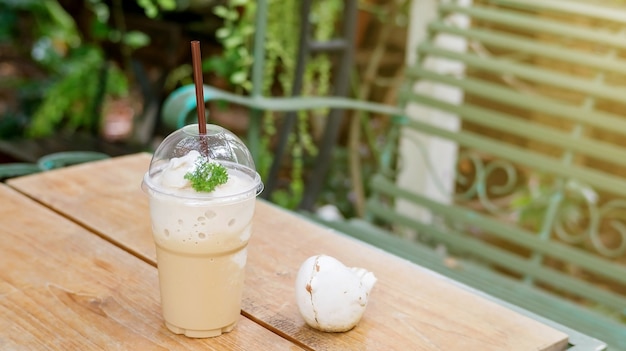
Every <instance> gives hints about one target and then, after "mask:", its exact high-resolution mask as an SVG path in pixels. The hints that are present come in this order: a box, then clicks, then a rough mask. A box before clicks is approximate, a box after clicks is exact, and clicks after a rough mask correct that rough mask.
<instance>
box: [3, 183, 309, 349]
mask: <svg viewBox="0 0 626 351" xmlns="http://www.w3.org/2000/svg"><path fill="white" fill-rule="evenodd" d="M0 219H1V223H2V225H1V226H0V238H2V242H1V244H0V350H190V349H201V350H274V349H282V350H301V348H299V347H297V346H296V345H294V344H293V343H291V342H289V341H287V340H285V339H283V338H281V337H279V336H277V335H276V334H273V333H272V332H271V331H269V330H267V329H265V328H263V327H261V326H260V325H258V324H256V323H254V322H252V321H250V320H249V319H247V318H245V317H241V318H240V320H239V323H238V325H237V328H236V329H235V330H234V331H233V332H231V333H228V334H225V335H224V336H222V337H219V338H214V339H189V338H186V337H182V336H177V335H174V334H172V333H170V332H169V331H168V330H167V329H166V328H165V326H164V325H163V322H162V318H161V307H160V304H159V292H158V281H157V270H156V269H155V267H153V266H151V265H149V264H147V263H146V262H143V261H142V260H140V259H138V258H137V257H135V256H133V255H131V254H129V253H128V252H125V251H123V250H120V249H119V248H118V247H115V246H114V245H111V244H110V243H108V242H107V241H105V240H103V239H102V238H100V237H98V236H97V235H95V234H93V233H90V232H89V231H87V230H85V229H84V228H83V227H81V226H79V225H77V224H76V223H73V222H71V221H69V220H67V219H66V218H64V217H62V216H60V215H58V214H56V213H54V212H53V211H50V210H49V209H47V208H45V207H43V206H41V205H39V204H37V203H36V202H35V201H32V200H31V199H29V198H27V197H25V196H23V195H22V194H19V193H18V192H16V191H15V190H13V189H10V188H8V187H7V186H5V185H3V184H0Z"/></svg>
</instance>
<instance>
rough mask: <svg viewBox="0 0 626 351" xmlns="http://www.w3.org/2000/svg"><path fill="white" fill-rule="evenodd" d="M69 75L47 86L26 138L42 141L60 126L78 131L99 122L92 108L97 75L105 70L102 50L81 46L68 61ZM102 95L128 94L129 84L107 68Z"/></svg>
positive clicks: (95, 93)
mask: <svg viewBox="0 0 626 351" xmlns="http://www.w3.org/2000/svg"><path fill="white" fill-rule="evenodd" d="M66 64H67V67H68V71H67V72H66V73H64V74H62V75H60V76H59V77H58V79H57V80H55V82H54V83H53V84H51V85H50V86H49V88H48V89H47V92H46V97H45V99H44V100H43V101H42V103H41V105H40V106H39V108H38V109H37V110H36V111H35V113H34V115H33V117H32V120H31V123H30V125H29V127H28V129H27V135H28V136H29V137H41V136H46V135H50V134H52V133H54V131H55V130H56V129H58V127H59V126H61V125H63V126H64V127H65V129H67V130H76V129H78V128H80V127H85V128H92V127H94V126H93V125H92V124H93V123H95V122H96V121H98V120H99V118H98V116H94V113H97V112H98V111H96V106H95V104H96V103H98V101H97V99H95V97H96V95H97V91H98V87H99V85H100V84H103V82H101V81H100V79H99V76H98V72H100V70H102V69H105V68H104V65H105V58H104V55H103V54H102V52H101V50H100V49H99V48H97V47H93V46H83V47H82V48H81V49H80V50H77V51H76V52H74V53H73V55H72V56H70V57H69V58H68V61H67V63H66ZM108 70H109V72H108V74H107V76H108V78H107V80H106V87H105V89H104V92H105V94H108V95H117V96H123V95H126V94H127V93H128V81H127V79H126V77H125V76H124V74H123V73H122V72H121V71H120V70H119V69H118V68H117V67H115V66H110V67H109V68H108Z"/></svg>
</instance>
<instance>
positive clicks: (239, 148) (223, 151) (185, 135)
mask: <svg viewBox="0 0 626 351" xmlns="http://www.w3.org/2000/svg"><path fill="white" fill-rule="evenodd" d="M192 150H195V151H197V152H199V153H200V155H202V156H205V157H207V156H208V158H209V159H210V160H212V161H216V162H218V163H220V164H222V165H224V166H225V167H226V168H230V169H234V170H237V171H239V172H242V173H245V174H247V175H248V176H250V177H251V179H252V180H253V183H254V187H253V188H252V189H256V194H257V195H258V194H259V193H261V191H262V190H263V183H262V182H261V179H260V176H259V174H258V173H257V172H256V168H255V165H254V160H253V159H252V155H251V154H250V150H248V148H247V147H246V145H245V144H244V143H243V142H242V141H241V139H239V138H238V137H237V136H236V135H235V134H233V133H232V132H231V131H229V130H227V129H225V128H222V127H220V126H217V125H214V124H207V125H206V134H200V132H199V130H198V125H197V124H190V125H187V126H185V127H183V128H181V129H178V130H176V131H174V132H173V133H171V134H170V135H168V136H167V137H166V138H165V139H164V140H163V141H162V142H161V144H160V145H159V146H158V147H157V149H156V151H155V152H154V154H153V156H152V161H151V162H150V169H149V170H148V172H147V173H146V175H145V177H144V186H148V187H149V188H150V189H152V190H155V191H159V189H157V188H156V187H155V184H154V183H153V182H151V179H153V178H154V177H155V176H156V175H158V174H159V173H160V172H161V171H162V170H163V169H164V168H165V167H166V166H167V165H168V164H169V163H170V160H171V159H173V158H181V157H184V156H185V155H187V154H188V153H189V152H190V151H192ZM252 189H241V190H242V192H249V191H250V190H252ZM200 195H201V194H200Z"/></svg>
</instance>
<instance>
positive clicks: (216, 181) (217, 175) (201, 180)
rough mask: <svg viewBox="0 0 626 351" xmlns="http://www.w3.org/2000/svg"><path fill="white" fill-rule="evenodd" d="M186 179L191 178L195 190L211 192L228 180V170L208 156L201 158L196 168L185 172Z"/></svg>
mask: <svg viewBox="0 0 626 351" xmlns="http://www.w3.org/2000/svg"><path fill="white" fill-rule="evenodd" d="M185 179H187V180H189V182H190V183H191V187H192V188H193V189H194V190H195V191H199V192H211V191H213V190H215V188H217V187H218V186H219V185H222V184H226V182H228V171H227V170H226V168H225V167H224V166H222V165H221V164H219V163H216V162H210V160H209V159H208V158H200V159H199V160H198V161H197V163H196V168H195V169H194V170H193V171H192V172H189V173H187V174H185Z"/></svg>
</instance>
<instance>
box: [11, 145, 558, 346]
mask: <svg viewBox="0 0 626 351" xmlns="http://www.w3.org/2000/svg"><path fill="white" fill-rule="evenodd" d="M149 161H150V155H148V154H137V155H132V156H125V157H121V158H115V159H111V160H105V161H99V162H95V163H91V164H83V165H78V166H74V167H68V168H65V169H61V170H56V171H52V172H48V173H40V174H37V175H31V176H27V177H22V178H17V179H14V180H11V181H9V184H10V185H11V186H12V187H15V188H16V189H19V191H21V192H23V193H25V194H28V195H29V196H31V197H33V198H34V199H37V201H40V202H42V203H43V204H45V205H46V206H50V207H51V208H53V209H54V210H55V211H58V212H59V213H61V214H63V215H65V216H67V217H68V218H71V219H72V220H74V221H76V222H78V223H81V224H82V225H84V226H86V227H87V228H90V229H91V230H93V231H96V232H98V233H100V235H102V236H103V237H105V238H107V240H111V241H113V242H115V243H117V244H118V245H120V246H121V247H123V248H124V249H126V250H128V251H130V252H132V253H134V254H136V255H137V256H138V257H141V258H143V259H145V260H146V261H147V262H150V263H151V264H155V251H154V244H153V242H152V236H151V232H150V223H149V213H148V201H147V195H146V194H144V193H143V192H142V191H141V189H140V183H141V178H142V176H143V174H144V173H145V171H146V170H147V168H148V164H149ZM316 254H328V255H331V256H334V257H335V258H337V259H339V260H340V261H342V262H343V263H344V264H346V265H348V266H357V267H364V268H366V269H368V270H370V271H372V272H374V274H375V275H376V277H377V278H378V282H377V284H376V286H375V287H374V289H373V291H372V293H371V296H370V303H369V305H368V307H367V310H366V312H365V315H364V317H363V319H362V320H361V322H360V323H359V325H357V327H356V328H354V329H353V330H351V331H349V332H346V333H335V334H333V333H323V332H319V331H316V330H313V329H311V328H309V327H308V326H306V325H305V324H304V321H303V320H302V318H301V317H300V315H299V313H298V310H297V307H296V303H295V298H294V283H295V276H296V273H297V271H298V268H299V266H300V264H301V263H302V262H303V261H304V260H305V259H306V258H308V257H309V256H312V255H316ZM246 269H247V272H246V274H247V275H246V289H245V291H244V300H243V313H244V315H245V316H247V317H249V318H251V319H252V320H255V321H257V322H258V323H260V324H261V325H264V326H266V327H267V328H268V329H270V330H273V331H275V332H276V333H277V334H279V335H283V336H285V337H287V338H289V339H291V340H294V341H295V342H297V343H299V344H302V345H304V346H305V347H308V348H311V349H313V350H564V349H565V348H566V347H567V335H565V334H564V333H561V332H559V331H557V330H554V329H552V328H550V327H548V326H546V325H543V324H541V323H539V322H537V321H535V320H532V319H530V318H528V317H526V316H523V315H521V314H518V313H516V312H513V311H511V310H509V309H506V308H504V307H502V306H500V305H498V304H496V303H494V302H492V301H490V300H486V299H484V298H482V297H479V296H477V295H474V294H473V293H471V292H469V291H467V290H464V289H462V288H460V287H458V286H456V285H454V284H451V283H450V282H449V281H447V280H446V279H443V278H442V277H440V276H438V275H436V274H434V273H432V272H430V271H428V270H425V269H423V268H421V267H419V266H416V265H414V264H412V263H410V262H408V261H405V260H402V259H400V258H398V257H395V256H392V255H390V254H388V253H385V252H383V251H381V250H379V249H377V248H374V247H372V246H369V245H367V244H364V243H362V242H360V241H357V240H354V239H352V238H349V237H346V236H344V235H342V234H340V233H335V232H333V231H331V230H329V229H327V228H325V227H322V226H319V225H317V224H314V223H312V222H310V221H307V220H306V219H303V218H301V217H299V216H297V215H294V214H293V213H290V212H288V211H285V210H283V209H280V208H277V207H275V206H273V205H271V204H268V203H266V202H264V201H258V202H257V210H256V213H255V218H254V223H253V235H252V239H251V241H250V246H249V257H248V265H247V268H246Z"/></svg>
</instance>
